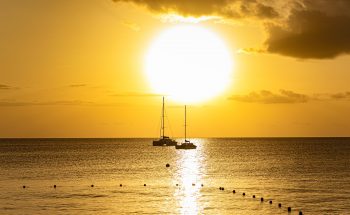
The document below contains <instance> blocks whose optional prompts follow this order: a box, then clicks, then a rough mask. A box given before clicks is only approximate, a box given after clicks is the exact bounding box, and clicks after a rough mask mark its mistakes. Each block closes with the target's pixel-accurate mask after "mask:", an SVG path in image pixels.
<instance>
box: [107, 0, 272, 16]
mask: <svg viewBox="0 0 350 215" xmlns="http://www.w3.org/2000/svg"><path fill="white" fill-rule="evenodd" d="M113 1H114V2H132V3H135V4H138V5H143V6H145V7H147V8H148V9H149V10H150V11H152V12H156V13H162V14H164V13H178V14H180V15H183V16H195V17H200V16H223V17H230V18H244V17H247V16H249V17H257V18H274V17H276V16H278V13H277V11H276V10H275V9H274V8H273V7H271V6H269V5H265V4H264V3H261V2H260V1H258V0H188V1H186V0H113Z"/></svg>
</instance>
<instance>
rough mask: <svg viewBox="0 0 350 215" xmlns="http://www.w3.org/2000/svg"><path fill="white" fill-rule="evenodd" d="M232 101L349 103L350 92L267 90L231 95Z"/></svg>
mask: <svg viewBox="0 0 350 215" xmlns="http://www.w3.org/2000/svg"><path fill="white" fill-rule="evenodd" d="M228 99H229V100H232V101H238V102H246V103H261V104H296V103H306V102H310V101H317V102H325V101H350V91H347V92H341V93H323V94H312V95H307V94H301V93H296V92H293V91H290V90H280V91H279V92H278V93H273V92H271V91H268V90H261V91H258V92H256V91H253V92H251V93H249V94H246V95H232V96H231V97H229V98H228Z"/></svg>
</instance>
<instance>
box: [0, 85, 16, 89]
mask: <svg viewBox="0 0 350 215" xmlns="http://www.w3.org/2000/svg"><path fill="white" fill-rule="evenodd" d="M14 89H18V88H17V87H12V86H9V85H6V84H0V90H14Z"/></svg>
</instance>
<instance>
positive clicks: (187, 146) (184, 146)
mask: <svg viewBox="0 0 350 215" xmlns="http://www.w3.org/2000/svg"><path fill="white" fill-rule="evenodd" d="M186 126H187V123H186V105H185V142H183V143H181V145H176V146H175V148H176V149H196V148H197V146H196V145H194V144H193V143H191V141H189V140H187V138H186Z"/></svg>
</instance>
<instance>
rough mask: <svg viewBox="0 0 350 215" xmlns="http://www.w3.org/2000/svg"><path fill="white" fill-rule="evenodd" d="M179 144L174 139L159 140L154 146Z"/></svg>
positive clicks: (154, 142) (155, 141)
mask: <svg viewBox="0 0 350 215" xmlns="http://www.w3.org/2000/svg"><path fill="white" fill-rule="evenodd" d="M176 145H177V142H176V141H175V140H172V139H159V140H154V141H153V146H176Z"/></svg>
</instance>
